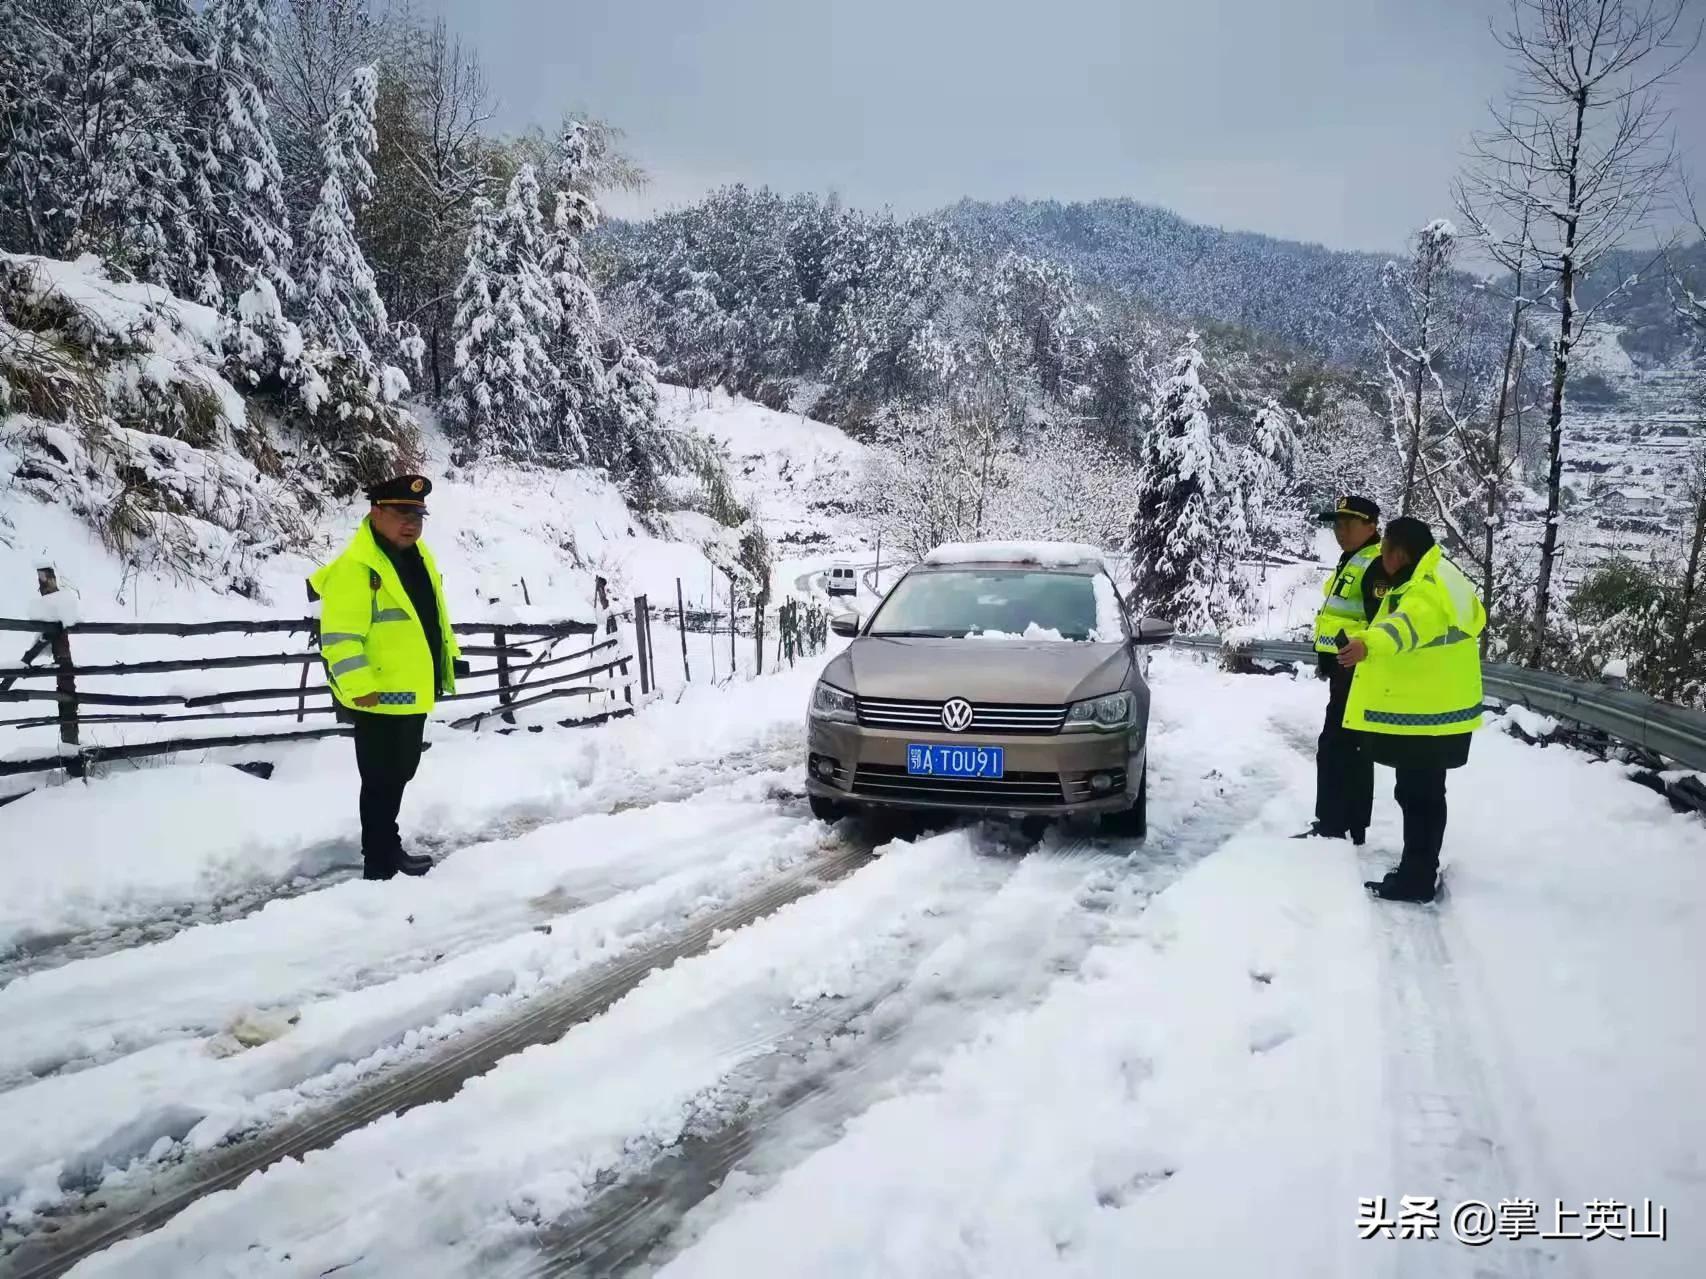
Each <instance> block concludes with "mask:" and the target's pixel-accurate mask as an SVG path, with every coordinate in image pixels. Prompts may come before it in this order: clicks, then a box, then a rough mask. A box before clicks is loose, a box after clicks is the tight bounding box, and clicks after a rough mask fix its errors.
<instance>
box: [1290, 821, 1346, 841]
mask: <svg viewBox="0 0 1706 1279" xmlns="http://www.w3.org/2000/svg"><path fill="white" fill-rule="evenodd" d="M1344 837H1345V832H1344V831H1342V830H1328V829H1327V828H1326V827H1325V826H1323V825H1321V823H1320V822H1310V823H1309V829H1308V830H1305V831H1299V832H1298V833H1297V834H1295V835H1293V836H1292V838H1293V839H1343V838H1344ZM1357 842H1358V843H1359V844H1360V843H1361V842H1362V841H1361V840H1358V841H1357Z"/></svg>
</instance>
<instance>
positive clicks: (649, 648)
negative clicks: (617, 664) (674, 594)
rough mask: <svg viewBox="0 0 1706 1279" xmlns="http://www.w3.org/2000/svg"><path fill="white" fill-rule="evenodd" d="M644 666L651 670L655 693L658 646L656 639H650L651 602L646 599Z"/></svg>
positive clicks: (660, 610)
mask: <svg viewBox="0 0 1706 1279" xmlns="http://www.w3.org/2000/svg"><path fill="white" fill-rule="evenodd" d="M658 611H659V612H660V613H661V612H662V611H663V610H662V609H659V610H658ZM646 668H647V669H648V670H649V671H651V674H652V692H654V693H655V692H657V687H658V646H657V643H656V641H654V640H653V639H652V603H651V601H650V600H647V601H646Z"/></svg>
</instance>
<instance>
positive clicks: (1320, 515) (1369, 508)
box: [1315, 493, 1380, 524]
mask: <svg viewBox="0 0 1706 1279" xmlns="http://www.w3.org/2000/svg"><path fill="white" fill-rule="evenodd" d="M1347 515H1348V516H1350V517H1351V518H1352V519H1357V520H1367V521H1368V522H1369V523H1370V524H1378V523H1380V503H1378V502H1376V501H1375V500H1374V499H1373V498H1371V497H1359V496H1357V495H1356V494H1355V493H1347V494H1346V495H1345V496H1344V497H1341V498H1340V499H1339V502H1338V505H1337V506H1335V507H1334V508H1333V509H1332V510H1330V511H1317V512H1315V518H1316V520H1318V521H1319V522H1320V523H1322V524H1331V523H1332V522H1333V521H1334V520H1337V519H1339V518H1341V517H1343V516H1347Z"/></svg>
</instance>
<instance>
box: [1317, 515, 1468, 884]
mask: <svg viewBox="0 0 1706 1279" xmlns="http://www.w3.org/2000/svg"><path fill="white" fill-rule="evenodd" d="M1381 559H1382V561H1383V562H1384V564H1385V566H1386V570H1387V572H1388V573H1390V574H1391V576H1392V585H1391V588H1390V589H1389V590H1388V591H1387V593H1386V598H1385V600H1384V601H1383V602H1382V604H1381V608H1380V612H1379V613H1378V614H1377V615H1376V616H1375V619H1374V622H1373V624H1372V625H1371V626H1369V628H1368V629H1367V630H1365V631H1364V632H1363V633H1362V635H1360V636H1359V637H1358V638H1356V639H1354V640H1352V641H1351V643H1350V644H1349V645H1348V646H1347V647H1346V648H1345V650H1344V652H1343V653H1341V654H1340V655H1339V661H1340V662H1341V663H1343V664H1344V665H1345V666H1346V667H1347V668H1354V669H1355V671H1356V677H1355V678H1354V679H1353V680H1352V681H1351V694H1350V700H1349V702H1348V703H1347V704H1346V706H1345V727H1346V728H1347V729H1350V730H1351V731H1353V732H1357V733H1360V734H1362V735H1363V741H1364V743H1365V745H1366V747H1367V749H1368V751H1369V753H1370V754H1371V755H1372V756H1373V757H1374V760H1375V762H1376V763H1379V764H1385V765H1388V766H1389V767H1392V768H1395V769H1397V771H1398V784H1397V787H1396V790H1395V792H1394V793H1395V795H1396V796H1397V799H1398V806H1399V808H1401V809H1402V810H1403V813H1404V854H1403V857H1402V858H1401V859H1400V860H1399V862H1398V868H1397V869H1396V870H1394V871H1393V872H1392V873H1391V874H1389V875H1387V876H1386V877H1385V878H1384V879H1381V880H1375V881H1370V882H1369V884H1368V887H1369V889H1370V890H1371V891H1373V892H1374V893H1375V894H1376V895H1377V896H1379V897H1383V898H1385V899H1386V900H1388V901H1411V902H1427V901H1432V900H1433V899H1434V894H1435V892H1436V891H1437V889H1438V882H1439V851H1440V845H1441V844H1442V843H1443V841H1444V839H1445V816H1446V807H1445V774H1446V772H1447V771H1448V770H1449V769H1453V768H1461V767H1462V766H1463V765H1464V764H1465V763H1467V762H1468V760H1469V741H1470V735H1471V734H1472V733H1474V731H1475V730H1476V729H1478V728H1480V727H1481V723H1482V711H1481V705H1482V688H1481V650H1480V644H1479V643H1478V637H1479V636H1480V634H1481V632H1482V631H1483V630H1485V629H1486V626H1487V610H1486V608H1485V606H1483V605H1482V603H1481V600H1480V597H1479V596H1477V595H1476V594H1475V588H1474V586H1473V584H1472V583H1471V582H1470V581H1469V578H1468V577H1467V576H1465V575H1464V573H1463V572H1462V570H1460V569H1459V568H1458V567H1457V566H1456V565H1455V564H1453V563H1452V562H1451V561H1450V560H1448V559H1446V558H1445V556H1444V555H1442V554H1441V553H1440V548H1439V547H1438V546H1437V545H1435V543H1434V536H1433V532H1432V530H1431V529H1429V528H1428V526H1427V525H1426V524H1424V523H1422V521H1420V520H1418V519H1412V518H1410V517H1408V516H1406V517H1403V518H1400V519H1396V520H1393V521H1392V522H1391V523H1390V524H1389V525H1387V527H1386V539H1385V542H1384V543H1383V544H1382V546H1381Z"/></svg>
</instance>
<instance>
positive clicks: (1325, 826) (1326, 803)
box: [1315, 664, 1374, 835]
mask: <svg viewBox="0 0 1706 1279" xmlns="http://www.w3.org/2000/svg"><path fill="white" fill-rule="evenodd" d="M1354 674H1355V672H1354V671H1350V670H1345V669H1344V668H1343V667H1340V666H1338V665H1336V664H1335V665H1333V666H1331V667H1328V668H1327V721H1326V723H1325V724H1323V725H1322V727H1321V737H1320V739H1319V740H1318V741H1317V742H1316V744H1315V821H1316V823H1317V824H1318V825H1319V826H1320V827H1321V829H1322V830H1323V831H1325V832H1326V833H1327V834H1329V835H1348V834H1350V833H1351V832H1352V831H1365V830H1367V829H1368V822H1369V818H1370V817H1371V816H1372V815H1373V813H1374V760H1373V759H1371V758H1370V757H1369V754H1368V752H1367V751H1365V750H1364V749H1363V746H1362V741H1361V735H1360V734H1358V733H1354V732H1351V731H1350V730H1349V729H1347V728H1346V727H1345V702H1346V701H1347V700H1349V698H1350V695H1351V677H1352V676H1353V675H1354Z"/></svg>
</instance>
